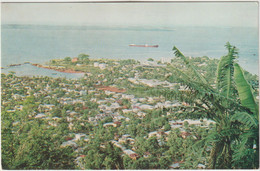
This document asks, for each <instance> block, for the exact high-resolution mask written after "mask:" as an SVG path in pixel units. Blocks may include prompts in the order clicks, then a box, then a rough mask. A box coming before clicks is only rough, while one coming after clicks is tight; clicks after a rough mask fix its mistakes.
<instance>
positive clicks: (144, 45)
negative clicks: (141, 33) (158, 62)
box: [129, 44, 159, 48]
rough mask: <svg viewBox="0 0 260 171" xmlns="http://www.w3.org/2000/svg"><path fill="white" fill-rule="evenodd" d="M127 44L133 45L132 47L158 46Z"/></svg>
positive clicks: (155, 46)
mask: <svg viewBox="0 0 260 171" xmlns="http://www.w3.org/2000/svg"><path fill="white" fill-rule="evenodd" d="M129 46H133V47H154V48H157V47H159V45H147V44H145V45H136V44H130V45H129Z"/></svg>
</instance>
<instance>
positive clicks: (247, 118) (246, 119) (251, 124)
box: [231, 112, 259, 128]
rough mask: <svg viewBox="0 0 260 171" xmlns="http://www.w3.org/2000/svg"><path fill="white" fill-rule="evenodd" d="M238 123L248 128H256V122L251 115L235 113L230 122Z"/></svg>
mask: <svg viewBox="0 0 260 171" xmlns="http://www.w3.org/2000/svg"><path fill="white" fill-rule="evenodd" d="M236 120H237V121H239V122H241V123H243V124H244V125H246V126H247V127H248V128H256V127H257V126H258V124H259V123H258V120H257V118H255V117H254V115H251V114H249V113H246V112H236V113H235V114H234V115H233V116H232V117H231V121H236Z"/></svg>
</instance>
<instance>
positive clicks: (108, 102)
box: [2, 58, 213, 169]
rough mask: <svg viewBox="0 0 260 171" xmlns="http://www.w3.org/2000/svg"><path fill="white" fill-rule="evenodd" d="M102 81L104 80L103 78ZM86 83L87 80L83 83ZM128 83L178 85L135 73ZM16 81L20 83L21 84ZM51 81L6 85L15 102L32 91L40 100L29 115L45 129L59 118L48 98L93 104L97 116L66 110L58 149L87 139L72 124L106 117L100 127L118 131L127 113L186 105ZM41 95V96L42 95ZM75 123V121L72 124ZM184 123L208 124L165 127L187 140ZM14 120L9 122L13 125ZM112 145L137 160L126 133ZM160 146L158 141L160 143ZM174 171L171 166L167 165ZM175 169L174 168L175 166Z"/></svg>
mask: <svg viewBox="0 0 260 171" xmlns="http://www.w3.org/2000/svg"><path fill="white" fill-rule="evenodd" d="M72 62H77V59H76V58H75V59H74V58H73V59H72ZM141 66H148V67H158V66H159V67H165V65H161V64H155V63H152V62H148V63H143V64H141ZM94 67H97V68H99V69H101V70H104V69H106V68H107V67H108V64H105V63H99V62H94ZM99 77H100V78H101V77H104V75H99ZM104 79H105V78H104ZM86 81H87V80H86ZM128 81H129V82H131V83H133V84H143V85H147V86H149V87H156V86H163V87H168V88H174V87H176V86H179V85H178V84H176V83H170V82H168V81H159V80H155V79H153V80H148V79H139V78H138V74H136V77H134V78H128ZM17 82H22V85H20V84H18V83H17ZM51 84H53V82H48V81H45V80H43V79H42V80H41V84H38V83H36V82H34V81H32V80H23V79H22V78H17V77H15V79H13V80H12V81H11V82H9V85H10V88H14V89H16V91H18V93H13V94H12V97H11V98H12V100H15V101H23V100H25V99H26V97H27V96H29V95H30V94H31V93H29V92H32V94H33V96H34V97H36V98H41V97H42V98H43V99H42V103H41V104H39V105H38V108H37V112H34V113H32V114H31V118H34V119H42V120H47V123H48V124H49V126H54V127H57V126H58V125H59V124H60V121H61V117H57V116H52V111H53V109H54V108H55V106H56V105H54V104H51V103H48V102H49V101H50V100H51V99H54V98H55V99H56V102H57V103H60V104H61V105H76V104H81V106H83V107H82V108H81V109H80V110H84V109H88V106H87V104H88V102H92V103H94V104H96V106H97V107H96V108H95V110H96V111H97V114H95V115H94V116H92V115H91V116H88V118H87V119H82V118H81V114H80V112H79V111H77V110H75V111H73V110H67V111H66V118H65V120H66V121H67V122H68V129H69V130H70V131H71V133H72V134H71V135H70V136H68V137H66V138H65V139H66V141H64V142H63V143H62V144H61V148H64V147H67V146H70V147H72V148H74V149H75V150H79V149H80V148H81V147H79V143H78V142H79V140H83V141H84V142H88V141H89V140H90V138H91V137H89V135H86V134H83V133H73V132H74V130H75V126H76V125H75V124H80V125H82V126H84V125H85V124H86V122H87V123H90V124H93V125H94V126H95V125H97V123H98V121H101V120H104V119H105V118H107V117H111V118H112V121H110V122H107V123H104V124H103V127H105V128H107V127H114V128H118V127H120V126H121V124H122V122H124V121H126V122H128V121H130V118H128V117H127V116H128V114H132V115H134V116H135V117H136V118H138V119H143V118H145V117H146V115H147V110H150V111H151V110H157V109H163V108H175V107H180V106H182V105H184V106H187V105H188V104H186V103H180V102H178V101H165V100H164V99H163V98H158V97H141V98H140V97H135V96H134V95H131V94H127V93H124V92H120V93H119V92H114V91H113V90H99V89H97V88H95V87H87V86H85V85H82V84H80V83H79V82H78V81H76V80H73V81H70V82H67V83H64V82H60V83H58V86H56V87H55V86H52V85H51ZM19 89H21V90H24V89H25V91H24V93H23V94H22V93H19ZM35 89H39V90H38V91H34V90H35ZM180 89H185V88H184V87H180ZM5 91H6V90H2V93H4V94H5V93H6V92H5ZM58 91H59V92H60V91H62V92H63V94H64V95H61V96H57V94H56V93H55V92H58ZM101 94H102V95H104V96H105V98H103V97H104V96H103V97H102V98H100V95H101ZM43 95H44V96H43ZM86 96H91V97H92V98H91V99H89V100H88V101H87V100H86V98H83V97H86ZM124 100H127V101H128V102H129V105H128V106H126V105H124V104H123V103H122V101H124ZM2 104H3V105H4V106H7V105H8V104H10V103H9V101H8V100H3V102H2ZM16 110H23V105H21V104H18V103H17V105H15V106H14V108H13V109H9V110H7V111H8V112H15V111H16ZM169 115H170V113H169ZM75 121H77V122H75ZM184 122H188V123H189V124H190V125H196V126H202V127H203V126H204V127H207V126H208V125H209V124H210V123H213V122H212V121H208V120H204V121H203V122H201V121H194V120H184V121H181V120H170V121H169V124H170V126H171V128H172V129H174V128H180V130H181V136H182V137H183V138H187V137H188V136H190V134H189V133H188V132H186V131H185V129H184V128H183V125H184ZM16 124H17V121H16V122H14V123H13V125H16ZM169 134H170V131H164V130H163V129H160V130H155V131H153V132H150V133H148V134H147V136H146V137H147V138H150V137H153V136H155V137H157V139H158V141H159V139H161V137H162V136H163V137H166V140H167V136H168V135H169ZM111 142H112V144H114V146H116V147H118V148H120V149H121V150H122V152H123V154H124V155H127V156H129V157H130V158H131V159H133V160H136V159H138V158H139V157H141V156H140V155H139V154H137V153H136V152H135V149H134V148H131V149H129V148H126V147H125V146H124V144H130V146H133V145H134V143H135V139H134V138H133V137H131V136H130V135H128V134H125V135H122V137H117V136H115V137H114V139H113V140H111ZM161 143H162V142H161ZM159 144H160V142H159ZM149 155H150V154H149V152H147V154H145V155H144V156H142V157H145V158H147V157H148V156H149ZM80 158H84V155H82V154H80V153H79V157H78V158H77V160H76V161H77V163H78V165H79V166H80V168H82V169H84V167H83V165H82V163H81V162H79V161H80ZM171 167H173V168H176V167H175V165H173V166H171ZM177 167H178V166H177Z"/></svg>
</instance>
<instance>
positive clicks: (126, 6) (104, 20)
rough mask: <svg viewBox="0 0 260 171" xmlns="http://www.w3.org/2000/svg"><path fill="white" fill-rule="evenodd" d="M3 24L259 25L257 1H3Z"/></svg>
mask: <svg viewBox="0 0 260 171" xmlns="http://www.w3.org/2000/svg"><path fill="white" fill-rule="evenodd" d="M2 23H3V24H61V25H70V24H75V25H76V24H77V25H87V24H91V25H101V24H105V25H111V26H112V25H125V26H131V25H148V26H151V25H153V26H165V27H174V26H224V27H233V26H239V27H240V26H248V27H258V4H257V3H256V2H218V3H216V2H214V3H213V2H204V3H202V2H200V3H195V2H193V3H188V2H186V3H184V2H183V3H176V2H175V3H103V4H102V3H3V4H2Z"/></svg>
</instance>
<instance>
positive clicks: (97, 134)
mask: <svg viewBox="0 0 260 171" xmlns="http://www.w3.org/2000/svg"><path fill="white" fill-rule="evenodd" d="M190 60H191V61H192V62H193V63H194V64H195V65H196V66H197V67H198V69H199V71H200V73H201V74H202V75H204V76H205V77H206V78H207V79H208V82H209V83H210V84H211V85H212V86H213V87H215V86H216V85H215V80H214V74H215V71H216V66H217V63H218V62H219V60H217V59H211V58H208V57H197V58H194V57H190ZM36 66H37V65H36ZM40 67H45V68H46V69H53V70H58V71H61V72H72V73H73V71H75V72H82V73H84V76H83V77H82V78H80V79H66V78H51V77H17V76H16V75H15V73H13V72H10V73H9V74H2V83H1V85H2V86H1V91H2V106H1V110H2V112H1V113H2V114H1V115H2V151H3V152H2V153H3V154H2V160H4V161H5V163H4V164H5V165H6V166H8V167H10V166H11V165H12V166H13V167H14V168H28V169H33V168H35V166H36V165H38V163H39V162H43V163H44V162H46V161H45V158H44V157H46V158H48V159H50V160H51V161H52V162H50V163H52V164H49V163H46V165H45V166H47V167H50V169H176V168H180V169H187V168H188V169H191V168H193V169H205V168H207V166H208V163H209V160H210V151H211V148H212V146H211V145H207V146H204V147H201V146H199V145H198V149H196V148H194V147H193V145H194V144H196V143H197V142H198V141H199V140H202V139H203V138H205V137H206V136H207V135H208V134H209V133H210V132H211V131H212V130H213V129H214V128H215V122H214V121H212V120H210V119H206V118H205V117H203V116H202V117H200V119H197V117H195V116H193V115H191V116H190V117H189V118H187V113H189V114H192V113H193V112H194V111H193V110H192V107H194V106H193V105H194V104H190V103H189V102H187V101H185V100H183V101H181V100H179V99H178V100H177V99H176V98H175V94H174V92H175V91H178V92H185V91H189V90H188V88H187V87H186V86H185V85H183V84H181V83H180V82H178V79H177V78H176V76H175V75H174V74H173V72H172V68H185V66H184V65H183V64H181V62H180V59H177V58H173V59H172V60H171V61H165V60H160V61H154V59H151V58H150V59H148V60H147V61H145V62H139V61H136V60H132V59H129V60H111V59H90V57H89V56H88V55H85V54H80V55H79V56H78V57H74V58H70V57H66V58H64V59H57V60H52V61H50V62H48V63H46V64H44V65H41V66H40ZM246 76H247V77H248V79H249V80H248V81H249V82H250V83H251V85H252V87H253V88H254V89H255V90H257V91H256V94H255V96H257V94H258V93H257V92H258V91H259V90H258V80H257V77H256V76H253V75H252V74H250V73H248V72H247V73H246ZM257 98H258V97H257ZM32 137H34V140H33V141H31V140H32ZM26 141H27V142H28V143H24V144H22V142H26ZM17 142H18V143H17ZM31 143H37V145H36V146H37V147H32V146H33V145H32V144H31ZM203 148H205V149H206V150H204V151H201V150H200V149H203ZM33 150H35V151H33ZM194 150H195V151H194ZM43 153H46V154H43ZM15 154H16V155H15ZM198 154H200V155H199V157H198ZM28 156H29V157H30V161H31V164H28V160H29V159H28V158H27V157H28ZM33 158H35V159H33ZM36 168H37V167H36ZM39 169H40V167H39Z"/></svg>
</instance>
